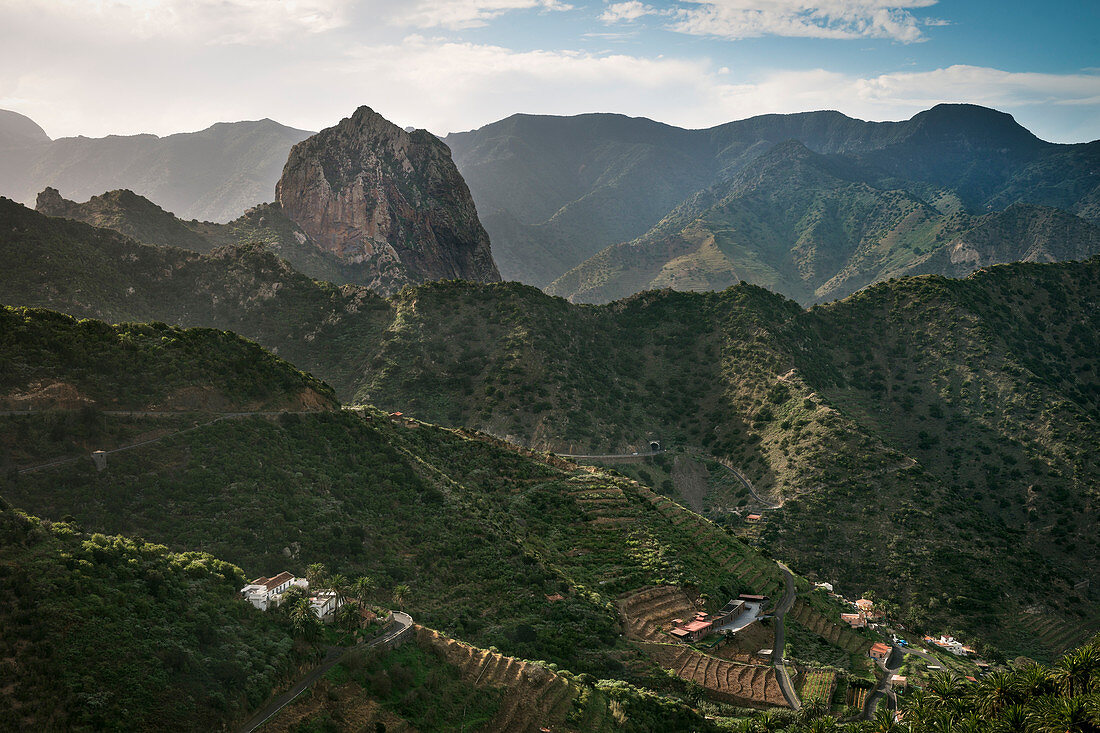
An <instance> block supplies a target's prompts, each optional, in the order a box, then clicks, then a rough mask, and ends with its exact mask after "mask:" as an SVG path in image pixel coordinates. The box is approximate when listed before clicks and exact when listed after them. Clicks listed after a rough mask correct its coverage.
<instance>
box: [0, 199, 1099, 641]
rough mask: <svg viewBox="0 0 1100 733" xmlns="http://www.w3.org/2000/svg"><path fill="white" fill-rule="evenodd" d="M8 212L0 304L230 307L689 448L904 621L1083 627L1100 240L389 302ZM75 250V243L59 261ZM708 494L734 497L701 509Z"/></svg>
mask: <svg viewBox="0 0 1100 733" xmlns="http://www.w3.org/2000/svg"><path fill="white" fill-rule="evenodd" d="M0 203H2V202H0ZM0 211H3V213H4V214H5V218H4V220H5V222H7V223H9V224H11V227H10V229H13V230H14V231H15V234H12V235H7V236H5V237H4V238H3V240H2V242H0V244H2V245H3V247H5V248H10V249H11V250H12V251H13V252H14V251H15V249H16V248H19V249H21V250H25V248H26V244H25V243H34V244H35V246H33V247H31V248H30V253H29V254H26V252H24V254H23V255H22V256H20V257H15V256H14V254H13V255H12V256H11V257H10V259H11V260H13V261H14V266H15V270H14V271H13V275H12V277H10V278H6V279H5V280H4V282H3V283H2V284H0V286H2V288H3V292H2V294H0V299H2V300H7V301H9V302H23V303H29V304H35V305H47V306H50V307H55V308H61V309H64V310H69V311H72V312H75V313H76V314H78V315H101V316H104V317H108V318H112V319H122V318H125V319H149V320H167V321H170V322H180V323H184V324H188V325H213V326H217V327H222V328H231V329H234V330H237V331H239V332H241V333H242V334H244V335H246V336H248V337H250V338H255V339H256V340H257V341H259V342H260V343H262V344H264V345H265V346H268V347H269V348H272V349H274V350H276V351H277V353H279V354H280V355H282V356H284V357H286V358H290V359H291V360H292V361H294V362H295V363H296V364H298V365H299V366H300V367H303V368H306V369H308V370H310V371H311V372H313V373H314V374H317V375H318V376H320V377H322V378H324V379H325V380H326V381H328V382H329V383H330V384H333V385H334V387H335V388H336V390H337V393H338V394H339V395H341V396H342V398H343V399H345V400H348V399H350V398H351V397H352V396H355V397H356V398H357V399H359V400H361V401H364V402H372V403H375V404H378V405H379V406H382V407H385V408H387V409H395V410H403V411H406V412H409V413H411V414H414V415H416V416H418V417H422V418H426V419H429V420H432V421H435V422H440V423H445V424H450V425H467V426H471V427H475V428H478V429H482V430H485V431H487V432H490V433H492V434H495V435H500V436H506V437H509V438H511V439H514V440H516V441H518V442H521V443H525V444H528V445H533V446H538V447H542V448H549V449H554V450H557V451H559V452H577V453H588V452H596V453H602V452H620V451H626V452H630V451H633V450H637V449H638V448H640V447H642V446H643V445H645V444H646V442H647V441H648V440H649V439H651V438H657V439H659V440H661V441H662V443H663V444H664V445H665V446H666V447H677V446H682V447H686V448H693V449H696V450H699V451H702V452H703V453H704V454H709V455H711V456H714V457H716V458H720V459H722V460H724V461H727V462H728V463H730V464H731V465H734V466H737V467H738V468H739V469H740V470H741V471H742V472H743V473H745V475H747V476H748V477H749V478H750V479H751V480H752V481H753V482H754V483H755V485H756V487H757V489H758V491H760V492H764V493H765V494H769V495H770V496H773V497H775V498H778V499H781V500H782V501H783V508H782V509H781V510H779V511H778V512H773V513H770V514H769V516H768V521H767V522H766V523H765V524H764V526H763V529H762V530H761V532H760V537H761V541H762V542H763V543H764V546H765V547H767V548H768V549H770V550H771V551H772V552H774V553H776V554H777V555H778V556H781V557H784V558H785V559H789V560H791V561H792V562H793V563H794V564H795V568H796V569H797V570H799V571H801V572H803V573H811V574H816V575H817V576H818V577H820V578H821V579H824V580H829V581H832V582H835V583H838V584H839V586H840V587H841V588H842V589H844V590H845V592H846V593H848V594H851V595H856V594H859V593H861V592H862V591H863V590H864V589H868V588H870V589H874V590H876V591H878V592H879V593H880V595H883V596H885V597H891V598H895V599H896V600H897V601H898V602H899V603H900V604H901V606H902V608H903V610H904V611H905V612H907V613H908V616H907V617H906V619H907V620H908V621H909V622H910V623H913V624H922V625H927V626H928V627H929V630H930V631H933V632H936V633H939V632H941V631H945V630H949V629H950V628H953V629H954V630H955V631H958V632H967V633H970V634H973V635H974V636H976V637H979V638H981V637H984V638H985V639H987V640H991V641H993V642H995V643H996V645H997V646H999V647H1001V648H1002V650H1003V651H1004V652H1005V653H1006V654H1007V655H1009V656H1015V655H1016V654H1018V653H1026V654H1029V655H1032V656H1036V657H1037V658H1050V657H1051V655H1053V654H1055V653H1057V652H1059V651H1061V650H1063V649H1065V648H1068V647H1069V646H1071V645H1072V644H1073V643H1074V642H1075V641H1080V640H1081V638H1083V636H1084V635H1086V634H1087V633H1088V630H1089V629H1090V628H1095V627H1096V618H1095V608H1094V606H1093V604H1092V598H1091V595H1090V591H1089V587H1095V586H1096V584H1097V583H1098V582H1100V578H1098V577H1097V576H1096V575H1095V572H1096V568H1097V567H1100V563H1098V562H1096V553H1097V544H1096V538H1095V536H1094V533H1090V532H1089V531H1088V529H1087V528H1088V527H1089V526H1091V525H1092V524H1094V523H1095V512H1096V506H1097V504H1096V496H1095V487H1096V485H1097V482H1096V480H1095V476H1096V472H1097V465H1096V455H1097V451H1096V450H1094V449H1090V446H1094V445H1095V440H1096V435H1097V430H1096V420H1097V402H1096V399H1097V396H1096V390H1097V384H1098V374H1100V372H1098V369H1100V365H1098V364H1097V363H1096V359H1097V357H1096V355H1097V354H1098V353H1100V349H1097V348H1096V346H1097V345H1096V343H1095V334H1096V333H1097V332H1098V331H1100V324H1098V323H1097V315H1096V312H1095V308H1094V307H1092V306H1091V305H1090V304H1091V303H1095V302H1096V301H1097V298H1098V297H1100V294H1098V293H1097V292H1096V288H1097V285H1096V283H1097V282H1098V280H1100V277H1098V270H1100V260H1097V259H1095V258H1094V259H1092V260H1089V261H1087V262H1084V263H1065V264H1049V265H1022V264H1021V265H1011V266H1002V267H994V268H990V269H989V271H988V272H983V273H978V274H976V275H974V276H972V277H970V278H967V279H965V280H955V281H952V280H945V279H942V278H928V277H925V278H916V279H908V280H899V281H896V282H892V283H884V284H881V285H878V286H875V287H872V288H869V289H867V290H866V291H864V292H862V293H860V294H858V295H856V296H853V297H851V298H849V299H846V300H844V301H840V302H837V303H834V304H830V305H828V306H825V307H817V308H813V309H811V310H809V311H803V310H802V309H800V308H799V307H798V306H797V304H795V303H793V302H791V301H789V300H786V299H784V298H782V297H780V296H777V295H774V294H771V293H768V292H766V291H764V290H763V289H761V288H756V287H753V286H748V285H739V286H737V287H734V288H730V289H728V290H726V291H723V292H721V293H676V292H667V291H664V292H659V293H644V294H640V295H637V296H634V297H632V298H629V299H626V300H624V301H620V302H616V303H613V304H611V305H608V306H606V307H590V306H572V305H570V304H568V303H566V302H564V301H562V300H560V299H555V298H550V297H547V296H545V295H544V294H542V293H540V292H539V291H537V290H535V289H533V288H528V287H524V286H520V285H516V284H496V285H470V284H460V283H448V282H443V283H432V284H425V285H422V286H419V287H417V288H412V289H407V290H405V291H403V292H402V293H400V294H398V295H397V296H395V297H394V298H393V299H392V300H390V301H385V300H382V299H380V298H378V297H377V296H374V295H372V294H370V293H369V292H366V291H363V290H359V289H355V288H352V287H350V286H346V287H344V288H341V289H337V288H333V287H330V286H327V285H324V284H320V283H316V282H313V281H311V280H309V279H307V278H304V277H302V276H300V275H297V274H296V273H294V272H293V271H292V270H290V269H289V268H287V267H286V266H285V264H282V263H280V262H279V261H278V260H275V259H274V258H273V257H271V256H270V255H269V254H266V253H264V252H262V251H258V250H256V249H252V248H245V249H223V250H218V251H217V252H215V253H212V254H211V255H208V256H198V255H185V254H183V253H179V252H178V251H174V250H168V249H163V248H150V247H141V246H139V245H136V244H133V243H129V242H126V241H125V240H122V239H120V238H118V237H116V236H115V235H113V234H110V233H105V232H102V230H93V229H90V228H88V227H84V226H82V225H80V224H77V223H75V222H65V221H60V220H52V219H46V218H44V217H41V216H39V215H37V214H35V213H34V212H29V211H27V210H25V209H21V208H20V207H16V206H14V205H11V204H8V205H5V206H3V207H0ZM8 230H9V228H8V227H5V228H4V231H8ZM72 251H79V252H80V253H81V256H82V257H83V258H84V261H85V262H86V263H88V264H87V265H86V266H85V267H83V268H75V267H74V268H73V269H72V271H69V270H64V269H62V271H61V272H60V273H56V272H54V271H53V269H52V268H54V263H57V262H62V263H63V262H64V261H67V260H65V259H64V257H63V254H64V253H65V252H72ZM119 263H124V265H125V266H121V265H120V264H119ZM163 270H168V271H171V272H172V277H171V278H165V277H164V276H163V275H161V274H159V273H161V271H163ZM128 288H133V293H130V294H127V293H128ZM1006 406H1008V407H1007V409H1006ZM668 480H671V479H668ZM657 488H662V487H661V486H660V485H659V486H658V487H657ZM722 495H726V496H729V497H730V499H731V500H733V501H734V502H740V501H742V498H743V497H742V498H737V496H736V494H733V493H730V492H729V491H728V489H726V490H723V491H721V492H718V493H716V495H715V497H712V498H711V499H707V498H706V497H704V505H706V506H709V507H710V508H711V509H715V510H721V509H722V508H723V507H722V506H720V505H719V506H717V507H716V506H715V503H714V502H715V500H716V499H717V500H719V501H721V500H720V499H718V497H720V496H722ZM731 508H732V507H731ZM822 518H827V519H828V526H826V525H825V524H824V523H823V522H822ZM1004 578H1030V579H1033V580H1034V582H1033V583H1007V584H1006V583H1005V582H1004V580H1003V579H1004ZM1086 580H1087V581H1089V583H1085V582H1084V581H1086ZM1040 622H1041V623H1040ZM945 625H947V626H948V628H943V627H944V626H945ZM1036 626H1043V627H1044V628H1042V629H1038V628H1036Z"/></svg>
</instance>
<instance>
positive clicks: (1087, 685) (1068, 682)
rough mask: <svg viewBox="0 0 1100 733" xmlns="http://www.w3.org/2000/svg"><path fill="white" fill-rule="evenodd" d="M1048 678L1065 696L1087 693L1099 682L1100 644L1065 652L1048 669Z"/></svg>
mask: <svg viewBox="0 0 1100 733" xmlns="http://www.w3.org/2000/svg"><path fill="white" fill-rule="evenodd" d="M1050 678H1051V681H1052V682H1053V683H1054V684H1055V685H1056V686H1057V687H1058V690H1059V691H1060V692H1061V693H1062V695H1064V696H1065V697H1075V696H1077V695H1085V694H1088V693H1089V692H1090V691H1091V690H1092V688H1093V687H1095V686H1096V685H1097V683H1098V682H1100V644H1089V645H1087V646H1083V647H1081V648H1080V649H1074V650H1073V651H1071V652H1067V653H1066V654H1065V656H1063V657H1062V658H1061V659H1059V660H1058V662H1057V663H1056V664H1055V665H1054V667H1053V668H1052V669H1051V670H1050Z"/></svg>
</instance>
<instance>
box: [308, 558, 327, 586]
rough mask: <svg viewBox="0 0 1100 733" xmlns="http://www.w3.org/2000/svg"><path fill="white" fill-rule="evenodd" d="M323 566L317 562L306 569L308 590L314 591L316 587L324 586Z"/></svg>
mask: <svg viewBox="0 0 1100 733" xmlns="http://www.w3.org/2000/svg"><path fill="white" fill-rule="evenodd" d="M325 574H326V572H325V566H324V565H323V564H321V563H319V562H315V563H313V564H312V565H310V566H309V567H307V568H306V582H308V583H309V587H310V589H314V588H316V587H317V586H321V585H324V583H325Z"/></svg>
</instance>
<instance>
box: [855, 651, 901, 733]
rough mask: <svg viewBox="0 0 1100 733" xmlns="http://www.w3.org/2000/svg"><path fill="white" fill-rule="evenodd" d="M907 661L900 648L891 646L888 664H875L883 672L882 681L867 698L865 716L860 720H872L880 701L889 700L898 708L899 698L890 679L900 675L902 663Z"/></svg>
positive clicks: (864, 703) (861, 716) (864, 706)
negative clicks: (895, 694)
mask: <svg viewBox="0 0 1100 733" xmlns="http://www.w3.org/2000/svg"><path fill="white" fill-rule="evenodd" d="M904 659H905V654H904V653H902V650H901V649H900V648H899V647H896V646H893V645H891V648H890V656H889V657H887V659H886V663H885V664H883V663H881V662H876V663H875V664H876V665H878V667H879V668H880V669H881V670H882V672H883V675H882V679H880V680H879V681H878V684H877V685H875V689H874V691H873V692H872V693H871V694H870V695H868V696H867V699H866V700H865V701H864V702H863V714H862V715H860V716H859V717H860V720H870V719H871V716H872V715H874V714H875V708H876V707H878V703H879V700H881V699H882V698H884V697H885V698H887V699H888V700H891V701H893V704H894V708H895V709H896V708H897V698H896V697H895V696H894V691H893V689H892V686H891V685H890V678H891V677H893V676H894V675H895V674H897V673H898V670H899V669H901V664H902V661H903V660H904Z"/></svg>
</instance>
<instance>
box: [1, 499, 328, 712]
mask: <svg viewBox="0 0 1100 733" xmlns="http://www.w3.org/2000/svg"><path fill="white" fill-rule="evenodd" d="M244 582H245V581H244V574H243V573H242V572H241V570H240V569H239V568H237V567H236V566H233V565H230V564H229V563H226V562H223V561H221V560H218V559H216V558H214V557H212V556H211V555H208V554H206V553H201V552H184V553H179V554H177V553H174V552H170V551H169V550H168V549H167V548H166V547H164V546H163V545H158V544H153V543H150V542H146V541H144V540H141V539H134V538H128V537H108V536H104V535H103V534H98V533H96V534H87V533H85V532H83V531H81V530H80V529H79V528H78V526H77V525H75V524H73V523H71V522H57V523H54V522H49V521H45V520H39V519H36V518H33V517H27V516H24V515H22V514H20V513H18V512H16V511H15V510H13V509H12V508H11V506H10V505H8V504H7V503H6V502H5V501H4V500H3V499H0V629H3V633H2V634H0V678H2V679H3V680H4V685H3V686H2V687H0V720H3V721H4V722H3V724H0V727H4V728H8V727H11V728H12V729H37V730H134V729H141V730H164V731H169V730H195V731H200V730H212V729H215V728H217V727H219V726H220V725H222V724H225V723H230V722H232V721H233V720H234V719H239V718H240V717H242V716H243V715H244V714H247V713H248V712H249V711H250V710H252V709H254V708H255V707H256V706H258V705H259V703H260V702H262V701H263V700H264V699H265V698H266V697H267V695H268V694H269V693H270V692H271V690H272V688H273V687H274V686H275V685H276V684H277V683H280V682H281V681H282V680H283V679H284V678H285V677H287V676H288V675H289V674H290V673H292V672H293V671H294V669H295V666H296V664H297V663H298V662H299V661H302V660H304V659H305V658H306V657H307V656H308V655H309V650H308V647H305V646H301V645H298V646H296V645H295V642H294V641H293V640H292V638H291V636H290V633H289V629H288V628H287V626H286V625H285V624H284V623H283V622H282V621H280V619H279V618H278V617H277V616H274V615H271V614H263V613H261V612H259V611H257V610H256V609H254V608H253V607H252V606H251V605H249V604H248V603H246V602H244V601H242V600H241V599H240V598H239V597H238V596H237V589H238V588H240V587H241V585H243V583H244Z"/></svg>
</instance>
